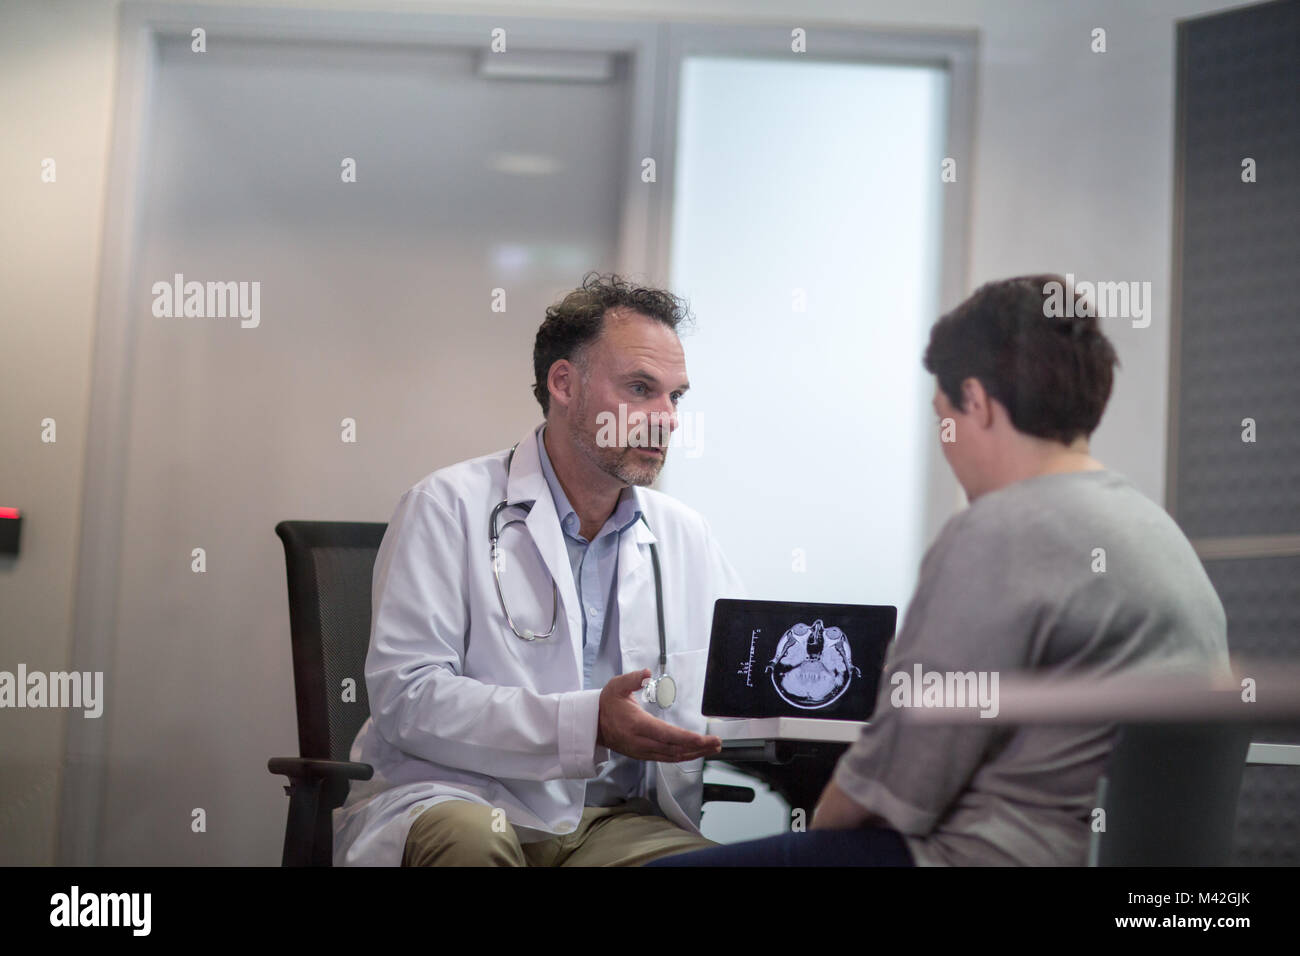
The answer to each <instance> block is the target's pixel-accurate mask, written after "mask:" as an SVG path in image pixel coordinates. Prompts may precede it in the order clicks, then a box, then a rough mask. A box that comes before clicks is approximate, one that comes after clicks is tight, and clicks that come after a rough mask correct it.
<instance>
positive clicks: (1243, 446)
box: [1170, 2, 1300, 538]
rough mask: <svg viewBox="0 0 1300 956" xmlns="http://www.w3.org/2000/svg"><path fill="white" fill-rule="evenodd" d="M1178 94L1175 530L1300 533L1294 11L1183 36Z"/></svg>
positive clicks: (1210, 25)
mask: <svg viewBox="0 0 1300 956" xmlns="http://www.w3.org/2000/svg"><path fill="white" fill-rule="evenodd" d="M1179 83H1180V87H1179V96H1180V102H1179V106H1180V121H1181V130H1182V142H1181V143H1180V147H1181V150H1180V158H1181V162H1182V173H1183V177H1182V190H1181V195H1180V196H1179V197H1178V199H1179V201H1180V204H1181V208H1182V217H1183V218H1182V222H1183V232H1182V235H1181V243H1182V257H1181V262H1179V263H1176V266H1177V267H1178V271H1179V273H1180V277H1181V286H1180V297H1181V311H1180V315H1179V322H1180V338H1181V350H1180V354H1179V356H1178V357H1177V361H1178V364H1179V376H1178V378H1179V385H1180V387H1179V391H1178V393H1177V394H1176V396H1175V402H1174V409H1173V414H1174V415H1175V418H1176V422H1177V435H1178V447H1177V449H1176V457H1175V460H1174V461H1172V462H1171V463H1170V464H1171V467H1173V468H1175V469H1176V474H1175V476H1174V482H1175V487H1176V493H1175V495H1174V499H1175V502H1176V509H1177V517H1178V519H1179V522H1180V523H1181V524H1182V526H1183V528H1184V530H1185V531H1186V532H1187V533H1188V535H1189V536H1190V537H1193V538H1201V537H1214V536H1228V535H1246V534H1281V533H1294V532H1300V492H1298V489H1300V374H1298V371H1300V300H1298V299H1297V297H1296V294H1295V280H1296V277H1297V268H1296V264H1297V263H1300V108H1298V107H1300V94H1297V90H1300V3H1296V2H1286V3H1271V4H1263V5H1260V6H1258V7H1252V8H1249V9H1246V10H1241V11H1234V12H1232V13H1231V14H1226V15H1222V16H1214V17H1206V18H1203V19H1201V20H1197V21H1195V22H1192V23H1188V24H1186V25H1185V26H1184V27H1183V30H1182V33H1181V36H1180V76H1179ZM1246 158H1251V159H1253V160H1254V161H1255V163H1256V178H1257V181H1256V182H1254V183H1245V182H1243V181H1242V161H1243V160H1244V159H1246ZM1246 418H1250V419H1253V420H1254V422H1255V430H1256V440H1255V441H1254V442H1253V443H1248V442H1244V441H1243V440H1242V431H1243V426H1242V420H1243V419H1246Z"/></svg>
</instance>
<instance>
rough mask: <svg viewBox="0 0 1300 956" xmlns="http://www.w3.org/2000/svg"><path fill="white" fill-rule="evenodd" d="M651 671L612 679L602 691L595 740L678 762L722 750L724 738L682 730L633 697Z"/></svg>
mask: <svg viewBox="0 0 1300 956" xmlns="http://www.w3.org/2000/svg"><path fill="white" fill-rule="evenodd" d="M649 676H650V671H649V670H648V669H647V670H640V671H630V672H628V673H626V674H619V675H618V676H617V677H615V678H613V679H612V680H610V682H609V683H608V684H606V685H605V687H604V689H603V690H602V691H601V692H600V717H599V720H598V723H597V726H596V743H597V744H599V745H600V746H602V747H608V748H609V749H610V750H613V751H615V752H616V753H621V754H625V755H627V756H629V757H633V758H635V759H637V760H657V761H660V762H662V763H677V762H679V761H682V760H694V759H696V758H697V757H707V756H709V755H711V754H716V753H719V752H721V750H722V739H721V738H719V737H714V736H708V737H705V736H702V735H700V734H696V733H692V732H691V731H689V730H683V729H682V728H681V727H677V726H674V725H673V724H670V723H668V722H667V721H664V720H659V719H658V718H656V717H651V716H650V715H649V714H647V713H646V712H645V711H644V710H642V709H641V705H640V704H638V703H637V702H636V700H635V699H634V697H635V695H636V694H637V693H638V692H639V691H640V690H641V683H642V681H644V680H645V679H646V678H648V677H649Z"/></svg>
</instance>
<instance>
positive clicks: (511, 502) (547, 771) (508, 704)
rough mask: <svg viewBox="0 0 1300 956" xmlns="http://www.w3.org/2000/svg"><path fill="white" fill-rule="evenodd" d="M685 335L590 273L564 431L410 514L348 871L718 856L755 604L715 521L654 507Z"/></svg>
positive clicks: (574, 301)
mask: <svg viewBox="0 0 1300 956" xmlns="http://www.w3.org/2000/svg"><path fill="white" fill-rule="evenodd" d="M685 315H686V309H685V306H684V304H683V303H682V302H681V301H680V300H679V299H677V298H676V297H674V296H672V295H671V294H669V293H667V292H663V291H660V290H655V289H647V288H641V287H638V286H634V285H632V284H629V283H627V282H626V281H624V280H622V279H619V278H618V277H616V276H605V277H602V276H597V275H594V274H591V275H589V276H588V277H587V278H586V280H585V281H584V283H583V285H582V287H581V288H579V289H576V290H574V291H573V292H571V293H570V294H569V295H567V296H566V297H565V298H564V299H563V300H562V301H561V302H560V303H559V304H557V305H553V306H551V307H550V308H549V309H548V310H547V313H546V319H545V321H544V322H543V323H542V325H541V327H540V328H539V329H538V332H537V338H536V343H535V346H534V351H533V365H534V372H535V376H536V381H535V384H534V388H533V392H534V395H535V396H536V397H537V400H538V402H539V403H540V404H541V406H542V412H543V414H544V416H545V421H544V423H543V424H542V425H541V426H539V427H538V428H537V429H535V430H534V431H531V432H529V433H528V434H527V435H525V436H524V437H523V438H522V439H521V440H520V441H519V443H518V444H517V445H516V446H515V447H514V449H513V450H505V451H500V452H497V453H494V454H491V455H487V456H485V457H482V458H477V459H473V460H471V461H465V462H461V463H460V464H456V465H452V466H450V467H447V468H443V469H441V470H439V471H436V472H434V473H433V474H431V475H429V476H428V477H426V478H424V479H423V480H422V481H420V482H419V483H418V484H417V485H415V487H413V488H411V489H410V490H409V491H407V492H406V493H405V494H404V495H403V496H402V498H401V500H400V501H399V502H398V505H397V509H396V511H395V513H394V515H393V518H392V521H391V522H390V524H389V526H388V530H387V533H386V534H385V536H384V539H383V543H382V545H381V546H380V549H379V553H378V556H377V558H376V562H375V572H374V590H373V598H374V600H373V604H374V607H373V621H372V630H371V642H370V650H369V653H368V655H367V657H366V686H367V690H368V693H369V698H370V713H371V717H370V719H369V720H367V721H366V723H365V724H364V725H363V726H362V728H361V731H360V732H359V733H358V735H357V739H356V742H355V744H354V745H353V748H352V755H351V756H352V759H353V760H360V761H364V762H366V763H370V764H372V765H373V766H374V768H375V775H374V777H373V778H372V779H371V780H370V781H366V782H355V783H353V785H352V789H351V791H350V793H349V796H348V800H347V802H346V803H345V805H344V806H342V807H340V808H339V809H338V810H336V811H335V821H334V822H335V837H334V860H335V863H336V864H362V865H393V866H395V865H398V864H403V865H417V866H418V865H505V866H523V865H534V866H537V865H543V866H545V865H616V864H639V863H643V862H646V861H648V860H650V859H654V858H656V857H659V856H664V855H668V854H672V853H680V852H683V851H687V850H692V849H699V848H703V847H709V846H712V845H713V844H712V843H711V841H708V840H706V839H704V837H703V836H701V835H700V832H699V828H698V823H699V814H700V800H701V791H702V781H701V776H702V770H703V764H704V757H705V756H707V755H710V754H715V753H718V752H719V751H720V750H721V741H720V740H719V739H718V738H717V737H714V736H704V735H703V731H704V729H705V721H704V718H703V717H702V716H701V714H700V706H701V695H702V689H703V680H704V668H705V659H706V654H707V648H708V640H709V629H710V624H711V620H712V614H713V602H714V601H715V599H717V598H719V597H731V596H737V595H740V594H742V593H743V590H742V587H741V585H740V582H739V580H738V578H737V576H736V573H735V571H734V570H733V569H732V567H731V565H730V564H729V563H728V562H727V560H726V558H725V557H724V556H723V554H722V551H721V550H720V549H719V547H718V545H717V543H716V542H715V541H714V540H713V538H712V536H711V534H710V532H709V527H708V525H707V524H706V523H705V521H704V519H703V518H701V517H700V515H698V514H696V513H695V512H694V511H691V510H690V509H689V508H686V507H685V506H683V505H681V504H679V503H678V502H676V501H674V500H673V499H671V498H669V497H667V496H666V495H663V494H660V493H658V492H655V491H652V490H649V489H647V488H646V487H644V486H647V485H649V484H651V483H652V482H653V481H654V480H655V478H656V477H657V476H658V474H659V471H660V469H661V468H662V467H663V464H664V460H665V456H666V454H667V441H668V435H669V434H670V431H671V429H672V428H675V427H676V425H677V418H676V409H677V403H678V401H679V399H680V398H681V396H682V394H683V393H684V392H685V391H686V389H687V388H688V382H687V377H686V364H685V357H684V354H683V352H682V347H681V343H680V342H679V341H678V338H677V334H676V329H677V327H678V325H679V323H680V322H681V321H682V320H683V319H684V318H685ZM620 421H623V422H626V423H627V426H628V427H626V428H619V427H617V426H618V423H619V422H620ZM611 424H613V426H614V427H611ZM657 425H662V426H664V427H663V428H662V430H657V429H656V427H655V426H657ZM638 446H641V447H638ZM501 502H505V505H504V506H503V507H501V508H500V510H497V507H498V505H499V504H500V503H501ZM494 511H496V514H495V515H494ZM492 518H495V521H493V520H492ZM490 527H491V528H492V530H491V532H490V531H489V528H490ZM490 533H491V534H492V535H494V536H495V537H496V539H497V546H496V549H495V550H494V549H493V547H492V545H491V544H490V543H489V535H490ZM494 554H495V558H494ZM656 565H657V567H656ZM498 587H499V591H498ZM657 595H658V600H657ZM661 617H662V629H661V625H660V619H661ZM661 635H662V637H661ZM665 675H666V676H665ZM652 678H653V679H655V680H654V681H653V682H651V683H650V684H649V687H648V688H646V687H645V686H643V685H646V684H647V682H650V681H651V679H652Z"/></svg>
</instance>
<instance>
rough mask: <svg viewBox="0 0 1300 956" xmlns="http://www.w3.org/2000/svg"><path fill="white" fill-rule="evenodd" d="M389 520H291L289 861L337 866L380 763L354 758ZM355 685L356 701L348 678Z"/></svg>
mask: <svg viewBox="0 0 1300 956" xmlns="http://www.w3.org/2000/svg"><path fill="white" fill-rule="evenodd" d="M386 528H387V525H385V524H382V523H367V522H352V521H281V522H280V523H279V524H277V525H276V526H275V533H276V534H277V535H279V536H280V540H281V541H282V542H283V543H284V560H285V568H286V572H287V574H288V581H289V631H290V637H291V639H292V642H293V684H294V692H295V697H296V699H297V707H298V750H299V753H300V754H301V756H298V757H272V758H271V759H270V760H269V761H267V769H269V770H270V771H271V773H273V774H276V775H278V776H286V777H288V778H289V785H288V786H286V787H285V788H284V792H285V793H286V794H288V795H289V817H288V821H287V822H286V824H285V831H284V853H283V857H282V863H281V865H283V866H331V865H333V855H334V829H333V810H334V809H335V808H336V807H340V806H342V805H343V801H344V800H346V799H347V795H348V787H349V781H351V780H369V779H370V778H371V776H372V775H373V774H374V768H373V767H371V766H370V765H369V764H365V763H354V762H351V761H349V760H348V755H349V753H350V752H351V749H352V742H353V741H354V740H355V739H356V736H357V731H359V730H360V729H361V725H362V724H363V723H365V722H366V718H367V717H369V716H370V700H369V696H368V694H367V692H366V681H365V665H366V651H367V650H368V649H369V646H370V591H371V578H372V576H373V573H374V565H375V555H376V553H377V552H378V551H379V544H380V542H381V541H382V540H383V537H384V530H385V529H386ZM348 679H351V680H352V681H354V682H355V697H356V699H355V701H345V700H344V699H343V693H342V690H343V682H344V681H345V680H348ZM703 799H704V802H706V803H708V802H719V801H722V802H731V803H749V802H751V801H752V800H753V799H754V791H753V790H752V789H751V788H749V787H736V786H729V785H726V784H712V783H706V784H705V785H704V795H703Z"/></svg>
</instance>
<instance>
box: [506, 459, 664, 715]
mask: <svg viewBox="0 0 1300 956" xmlns="http://www.w3.org/2000/svg"><path fill="white" fill-rule="evenodd" d="M517 447H519V446H518V445H516V446H515V448H517ZM514 460H515V449H514V448H511V449H510V455H509V456H508V457H507V458H506V476H507V478H509V475H510V465H511V464H512V463H513V462H514ZM505 508H522V509H523V510H524V513H525V514H527V513H529V512H530V511H532V504H531V503H528V502H520V503H517V504H514V505H511V504H509V503H508V502H507V499H505V498H502V499H501V500H500V501H499V502H497V505H496V507H495V508H493V509H492V515H491V517H490V518H489V519H488V544H489V545H491V557H492V579H493V581H494V582H495V583H496V589H497V600H498V601H500V602H501V613H503V614H504V615H505V616H506V623H507V624H508V625H509V626H510V630H511V631H513V632H514V635H515V637H517V638H519V639H520V640H521V641H528V642H529V643H532V642H533V641H542V640H546V638H548V637H550V636H551V635H552V634H554V633H555V622H556V620H558V618H559V614H560V588H559V585H557V584H556V583H555V578H554V577H552V578H551V627H550V629H549V630H548V631H547V632H546V633H545V634H536V633H534V632H533V631H531V630H529V629H528V628H524V629H523V630H522V631H520V630H519V628H518V627H516V626H515V620H514V618H513V617H511V616H510V609H509V608H507V607H506V597H505V594H504V592H502V590H501V548H500V545H499V544H498V542H499V541H500V538H501V535H500V530H501V529H503V528H508V527H510V526H511V525H512V524H519V523H522V522H523V521H524V519H523V518H511V519H510V520H509V521H507V522H505V523H504V524H502V525H501V528H498V527H497V516H498V515H500V514H501V511H502V510H503V509H505ZM641 521H642V522H643V523H644V524H645V526H646V527H647V528H649V527H650V522H648V521H646V520H645V514H644V513H643V514H642V515H641ZM650 563H651V565H652V566H653V567H654V574H655V612H656V616H657V617H658V620H659V674H658V676H656V677H650V678H647V679H646V681H645V682H644V683H643V684H642V685H641V688H642V691H643V692H644V696H645V701H646V703H648V704H657V705H658V706H659V708H660V709H661V710H667V709H668V708H669V707H671V706H672V705H673V701H674V700H676V699H677V682H676V681H674V680H673V679H672V677H670V676H669V675H668V639H667V637H665V635H664V592H663V581H662V579H661V575H660V571H659V550H658V549H657V548H656V547H655V545H654V542H653V541H652V542H650Z"/></svg>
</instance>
